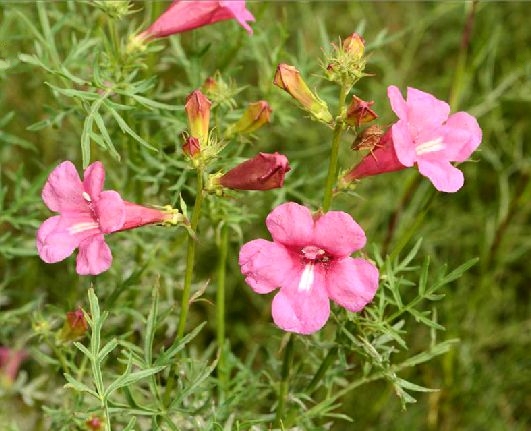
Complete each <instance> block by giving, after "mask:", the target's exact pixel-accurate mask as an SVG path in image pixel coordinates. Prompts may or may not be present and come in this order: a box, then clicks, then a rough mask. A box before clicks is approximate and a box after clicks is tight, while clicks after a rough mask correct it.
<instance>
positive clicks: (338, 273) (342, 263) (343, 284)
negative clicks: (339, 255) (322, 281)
mask: <svg viewBox="0 0 531 431" xmlns="http://www.w3.org/2000/svg"><path fill="white" fill-rule="evenodd" d="M326 284H327V290H328V296H329V297H330V299H331V300H333V301H334V302H336V303H337V304H339V305H341V306H342V307H345V308H346V309H347V310H350V311H354V312H356V311H360V310H361V309H362V308H363V307H365V305H367V304H368V303H369V302H371V301H372V299H373V298H374V295H375V294H376V290H377V289H378V269H376V267H375V266H374V265H373V264H372V263H370V262H369V261H367V260H365V259H359V258H356V259H352V258H350V257H348V258H346V259H341V260H338V261H334V262H333V263H332V264H331V265H330V267H329V268H328V271H327V274H326Z"/></svg>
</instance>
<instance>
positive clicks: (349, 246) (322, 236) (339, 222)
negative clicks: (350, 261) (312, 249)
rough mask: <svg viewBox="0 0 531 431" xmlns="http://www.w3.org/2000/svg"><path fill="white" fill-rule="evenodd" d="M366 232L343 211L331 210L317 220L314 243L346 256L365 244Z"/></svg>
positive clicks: (329, 251) (332, 252) (335, 254)
mask: <svg viewBox="0 0 531 431" xmlns="http://www.w3.org/2000/svg"><path fill="white" fill-rule="evenodd" d="M366 242H367V239H366V238H365V232H363V229H362V228H361V227H360V225H359V224H358V223H356V222H355V221H354V220H353V219H352V217H351V216H350V215H349V214H347V213H345V212H343V211H329V212H327V213H325V214H324V215H322V216H321V217H319V218H318V219H317V221H316V222H315V229H314V240H313V245H315V246H317V247H319V248H323V249H324V250H326V251H327V252H328V253H329V254H332V255H334V256H336V257H345V256H349V255H350V254H352V253H353V252H354V251H356V250H359V249H360V248H363V247H364V246H365V243H366Z"/></svg>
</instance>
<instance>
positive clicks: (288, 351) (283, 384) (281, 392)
mask: <svg viewBox="0 0 531 431" xmlns="http://www.w3.org/2000/svg"><path fill="white" fill-rule="evenodd" d="M293 340H294V336H293V334H289V335H288V343H287V344H286V348H285V350H284V360H283V362H282V376H281V380H280V387H279V389H278V404H277V412H276V417H275V423H276V426H278V427H280V428H283V427H284V426H285V425H286V424H284V423H283V420H284V417H285V412H286V401H287V399H288V392H289V370H290V368H291V363H292V362H293Z"/></svg>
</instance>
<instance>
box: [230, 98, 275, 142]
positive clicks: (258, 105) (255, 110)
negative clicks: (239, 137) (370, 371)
mask: <svg viewBox="0 0 531 431" xmlns="http://www.w3.org/2000/svg"><path fill="white" fill-rule="evenodd" d="M271 112H272V109H271V107H270V106H269V104H268V103H267V102H266V101H265V100H260V101H259V102H255V103H250V104H249V106H248V107H247V109H246V110H245V112H244V113H243V115H242V116H241V118H240V119H239V120H238V121H237V122H236V123H235V124H233V125H231V126H230V127H229V128H228V129H227V132H226V133H225V134H226V135H227V136H230V135H233V134H235V133H240V134H246V133H252V132H254V131H255V130H258V129H259V128H260V127H262V126H263V125H264V124H266V123H269V119H270V117H271Z"/></svg>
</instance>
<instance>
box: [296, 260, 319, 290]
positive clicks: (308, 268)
mask: <svg viewBox="0 0 531 431" xmlns="http://www.w3.org/2000/svg"><path fill="white" fill-rule="evenodd" d="M314 278H315V277H314V264H313V263H307V264H306V265H305V266H304V271H302V275H301V279H300V280H299V290H300V291H302V292H307V291H308V290H310V289H311V288H312V284H313V280H314Z"/></svg>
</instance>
